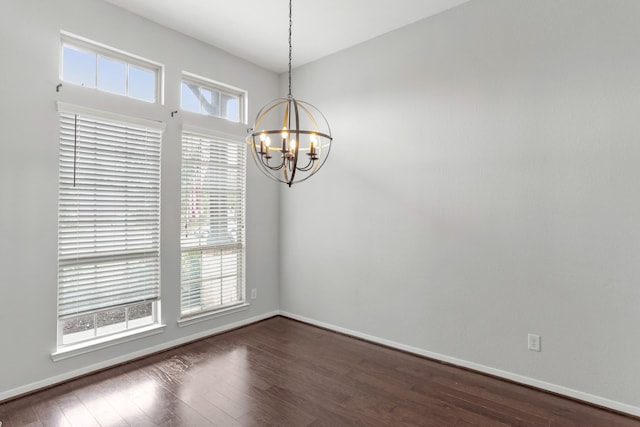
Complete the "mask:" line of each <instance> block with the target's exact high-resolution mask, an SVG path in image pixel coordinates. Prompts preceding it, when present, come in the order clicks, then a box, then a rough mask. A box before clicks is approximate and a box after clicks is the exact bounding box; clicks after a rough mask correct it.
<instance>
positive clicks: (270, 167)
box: [247, 0, 332, 187]
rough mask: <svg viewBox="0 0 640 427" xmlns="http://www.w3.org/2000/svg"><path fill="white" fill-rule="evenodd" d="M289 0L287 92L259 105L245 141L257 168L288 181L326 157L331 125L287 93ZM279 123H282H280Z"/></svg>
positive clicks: (314, 168)
mask: <svg viewBox="0 0 640 427" xmlns="http://www.w3.org/2000/svg"><path fill="white" fill-rule="evenodd" d="M291 1H292V0H289V95H288V96H287V97H286V98H278V99H274V100H273V101H271V102H269V103H268V104H267V105H265V106H264V107H262V109H261V110H260V111H259V112H258V115H257V116H256V120H255V122H254V124H253V127H252V128H251V129H249V132H250V134H249V135H248V136H247V143H248V144H249V145H251V155H252V157H253V160H254V161H255V163H256V165H257V166H258V168H259V169H260V170H261V171H262V172H263V173H264V174H265V175H267V176H268V177H269V178H271V179H273V180H275V181H278V182H282V183H284V184H287V185H288V186H289V187H291V185H293V184H295V183H297V182H302V181H305V180H307V179H309V178H311V176H313V175H314V174H315V173H316V172H318V170H320V168H321V167H322V165H324V163H325V162H326V161H327V158H328V157H329V152H330V151H331V142H332V138H331V129H330V128H329V122H327V119H326V118H325V117H324V115H323V114H322V113H321V112H320V111H319V110H318V109H317V108H316V107H314V106H313V105H311V104H309V103H308V102H305V101H301V100H299V99H295V98H294V97H293V96H292V95H291V58H292V55H291V52H292V45H291V27H292V23H293V21H292V19H291V16H292V14H291ZM280 124H282V127H280Z"/></svg>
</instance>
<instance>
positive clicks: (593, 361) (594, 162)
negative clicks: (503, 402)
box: [281, 0, 640, 414]
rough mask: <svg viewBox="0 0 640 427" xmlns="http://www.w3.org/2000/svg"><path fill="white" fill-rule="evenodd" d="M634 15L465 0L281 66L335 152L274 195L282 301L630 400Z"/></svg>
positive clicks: (566, 3) (431, 351)
mask: <svg viewBox="0 0 640 427" xmlns="http://www.w3.org/2000/svg"><path fill="white" fill-rule="evenodd" d="M638 22H640V2H637V1H635V0H618V1H615V2H610V1H605V0H563V1H552V0H544V1H542V0H537V1H531V0H518V1H516V0H482V1H480V0H474V1H471V2H469V3H466V4H464V5H462V6H460V7H457V8H454V9H451V10H449V11H447V12H444V13H442V14H440V15H437V16H435V17H432V18H429V19H426V20H424V21H421V22H418V23H416V24H414V25H411V26H408V27H405V28H403V29H400V30H398V31H395V32H392V33H389V34H386V35H384V36H382V37H379V38H377V39H374V40H372V41H369V42H366V43H363V44H361V45H358V46H356V47H353V48H351V49H348V50H345V51H342V52H339V53H337V54H335V55H332V56H330V57H327V58H324V59H322V60H320V61H317V62H315V63H312V64H309V65H307V66H304V67H301V68H299V69H296V70H295V73H294V82H293V93H294V96H296V97H298V98H299V99H302V100H307V101H310V102H312V103H313V104H314V105H316V106H317V107H318V108H319V109H320V110H321V111H322V112H323V113H324V114H325V115H326V116H327V118H328V120H329V122H330V123H331V125H332V130H333V133H334V136H335V147H334V149H333V151H332V154H331V155H332V157H331V158H330V159H329V161H328V162H327V164H326V165H325V168H324V169H323V170H322V171H320V172H319V173H318V175H316V176H315V177H314V178H313V179H311V180H309V181H307V182H305V183H304V184H302V185H300V186H297V187H296V186H294V187H293V188H291V189H286V188H285V189H283V190H282V205H281V206H282V215H283V218H282V223H281V224H282V232H283V238H282V248H283V251H282V256H281V269H282V288H281V309H282V310H283V311H284V312H287V313H290V314H293V315H295V316H297V317H298V318H301V319H305V320H310V321H313V322H316V323H319V324H323V325H326V326H327V325H328V326H330V327H333V328H335V329H339V330H343V331H347V332H350V333H355V334H358V335H361V336H366V337H368V338H372V339H377V340H378V341H381V342H385V343H391V344H394V345H397V346H400V347H403V348H407V349H411V350H412V351H417V352H420V353H423V354H428V355H432V356H435V357H440V358H441V359H444V360H450V361H455V362H456V363H462V364H465V365H467V366H472V367H474V368H477V369H482V370H485V371H487V372H492V373H497V374H499V375H503V376H506V377H510V378H514V379H517V380H519V381H524V382H528V383H530V384H534V385H537V386H541V387H545V388H548V389H552V390H556V391H560V392H563V393H567V394H571V395H574V396H576V397H580V398H583V399H587V400H591V401H594V402H596V403H600V404H605V405H609V406H611V407H616V408H618V409H622V410H626V411H629V412H635V413H636V414H640V382H638V375H637V374H638V368H639V366H640V365H639V364H638V363H639V362H638V361H640V340H638V339H637V338H638V325H640V222H639V218H640V197H639V194H640V167H639V166H638V165H640V120H639V118H640V49H639V48H638V41H639V40H640V26H639V25H638ZM294 56H295V53H294ZM283 87H284V86H283ZM528 333H537V334H541V335H542V352H540V353H536V352H531V351H528V350H527V334H528Z"/></svg>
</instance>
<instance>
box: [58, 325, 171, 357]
mask: <svg viewBox="0 0 640 427" xmlns="http://www.w3.org/2000/svg"><path fill="white" fill-rule="evenodd" d="M164 327H165V325H162V324H158V323H154V324H153V325H149V326H145V327H143V328H136V329H131V330H127V331H124V332H121V333H119V334H114V335H107V336H105V337H98V338H96V339H93V340H91V341H89V342H83V343H80V344H75V345H70V346H67V347H64V348H62V349H60V350H58V351H56V352H54V353H51V359H52V360H53V361H54V362H57V361H59V360H64V359H68V358H70V357H74V356H79V355H81V354H86V353H91V352H93V351H97V350H100V349H103V348H107V347H111V346H114V345H117V344H121V343H123V342H127V341H133V340H137V339H140V338H144V337H149V336H151V335H157V334H160V333H162V332H164Z"/></svg>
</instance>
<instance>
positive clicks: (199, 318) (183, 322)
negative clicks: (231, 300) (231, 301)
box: [176, 302, 251, 328]
mask: <svg viewBox="0 0 640 427" xmlns="http://www.w3.org/2000/svg"><path fill="white" fill-rule="evenodd" d="M250 305H251V304H249V303H246V302H245V303H242V304H240V305H234V306H231V307H227V308H223V309H222V310H216V311H210V312H207V313H203V314H196V315H195V316H191V317H185V318H184V319H178V320H177V321H176V323H177V324H178V326H179V327H180V328H183V327H185V326H189V325H193V324H194V323H200V322H205V321H207V320H211V319H215V318H216V317H221V316H228V315H229V314H233V313H237V312H239V311H245V310H247V309H248V308H249V306H250Z"/></svg>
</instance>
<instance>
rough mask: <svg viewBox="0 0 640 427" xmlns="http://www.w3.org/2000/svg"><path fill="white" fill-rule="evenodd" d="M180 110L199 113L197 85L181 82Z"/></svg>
mask: <svg viewBox="0 0 640 427" xmlns="http://www.w3.org/2000/svg"><path fill="white" fill-rule="evenodd" d="M180 108H181V109H183V110H185V111H193V112H194V113H199V112H200V99H199V88H198V85H195V84H193V83H187V82H182V99H181V100H180Z"/></svg>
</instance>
